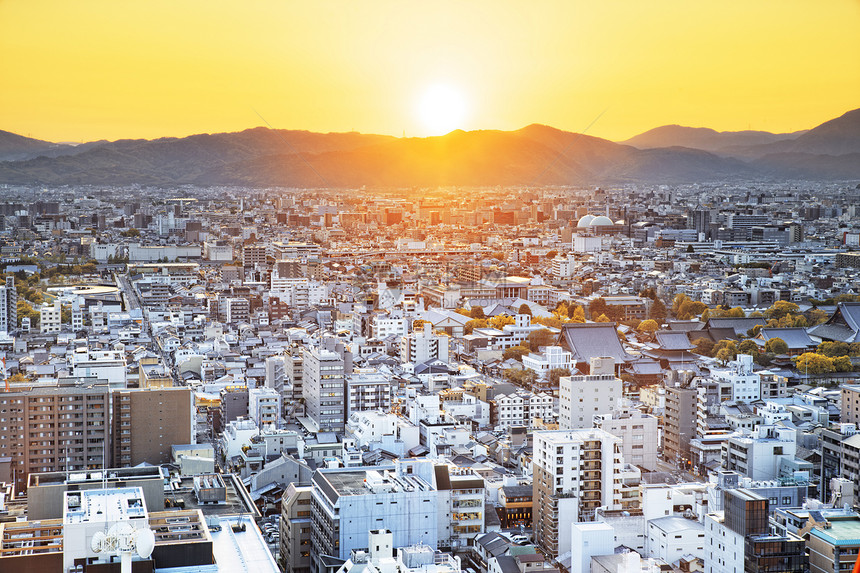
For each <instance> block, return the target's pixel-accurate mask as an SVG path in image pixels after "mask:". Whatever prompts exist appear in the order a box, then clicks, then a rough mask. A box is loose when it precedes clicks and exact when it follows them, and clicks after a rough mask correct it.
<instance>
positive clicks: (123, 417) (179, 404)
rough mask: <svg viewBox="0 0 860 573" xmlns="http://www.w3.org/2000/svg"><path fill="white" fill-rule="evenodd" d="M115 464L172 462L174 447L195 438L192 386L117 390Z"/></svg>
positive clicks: (114, 436) (114, 435)
mask: <svg viewBox="0 0 860 573" xmlns="http://www.w3.org/2000/svg"><path fill="white" fill-rule="evenodd" d="M112 400H113V421H112V426H113V428H112V437H113V456H114V457H113V464H114V465H116V466H118V467H127V466H136V465H138V464H140V463H143V462H146V463H149V464H153V465H158V464H166V463H169V462H171V449H170V448H171V446H173V445H174V444H190V443H193V442H194V440H195V437H196V435H195V433H194V423H195V412H194V396H193V394H192V392H191V388H189V387H176V388H146V389H139V390H120V391H115V392H114V393H113V396H112Z"/></svg>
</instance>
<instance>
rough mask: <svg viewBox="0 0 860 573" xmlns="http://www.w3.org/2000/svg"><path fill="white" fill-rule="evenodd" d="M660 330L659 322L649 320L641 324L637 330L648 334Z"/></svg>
mask: <svg viewBox="0 0 860 573" xmlns="http://www.w3.org/2000/svg"><path fill="white" fill-rule="evenodd" d="M659 328H660V325H659V324H657V321H656V320H654V319H651V318H649V319H648V320H643V321H642V322H640V323H639V326H638V327H636V330H638V331H639V332H646V333H648V334H652V335H653V334H654V333H655V332H657V330H658V329H659Z"/></svg>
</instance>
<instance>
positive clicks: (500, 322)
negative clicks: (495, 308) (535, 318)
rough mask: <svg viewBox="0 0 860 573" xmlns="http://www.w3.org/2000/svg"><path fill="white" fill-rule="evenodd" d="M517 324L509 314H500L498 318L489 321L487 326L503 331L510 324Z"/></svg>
mask: <svg viewBox="0 0 860 573" xmlns="http://www.w3.org/2000/svg"><path fill="white" fill-rule="evenodd" d="M514 322H516V321H515V320H514V317H513V316H508V315H507V314H500V315H498V316H494V317H493V318H491V319H489V320H488V321H487V324H489V325H490V326H492V327H493V328H498V329H499V330H501V329H502V327H503V326H506V325H508V324H513V323H514Z"/></svg>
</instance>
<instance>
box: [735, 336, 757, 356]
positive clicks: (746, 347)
mask: <svg viewBox="0 0 860 573" xmlns="http://www.w3.org/2000/svg"><path fill="white" fill-rule="evenodd" d="M737 346H738V354H749V355H751V356H755V355H756V354H758V353H759V347H758V344H756V343H755V342H753V341H752V340H744V341H743V342H741V343H740V344H738V345H737Z"/></svg>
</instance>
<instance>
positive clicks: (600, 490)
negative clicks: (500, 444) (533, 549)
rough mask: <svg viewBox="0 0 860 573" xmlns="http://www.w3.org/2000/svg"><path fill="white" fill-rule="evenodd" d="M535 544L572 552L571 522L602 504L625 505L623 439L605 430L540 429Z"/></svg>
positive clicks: (535, 467)
mask: <svg viewBox="0 0 860 573" xmlns="http://www.w3.org/2000/svg"><path fill="white" fill-rule="evenodd" d="M533 440H534V446H533V449H534V457H533V462H532V467H533V471H534V478H533V483H534V501H533V504H534V505H533V509H532V515H533V521H534V535H535V542H536V543H537V544H538V545H540V546H541V547H543V549H544V550H545V551H546V552H547V553H549V554H550V555H551V556H553V557H558V556H559V555H561V554H563V553H566V552H567V551H570V542H571V541H570V540H571V524H572V523H575V522H578V521H591V520H593V519H594V516H595V511H596V510H597V508H598V507H607V508H609V509H621V475H620V474H621V470H622V467H623V462H622V458H621V440H620V439H618V438H617V437H616V436H613V435H612V434H610V433H609V432H606V431H604V430H599V429H594V428H592V429H577V430H551V431H540V432H535V433H534V435H533Z"/></svg>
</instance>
